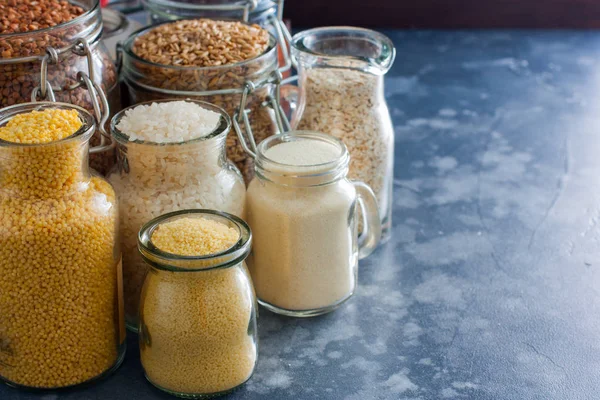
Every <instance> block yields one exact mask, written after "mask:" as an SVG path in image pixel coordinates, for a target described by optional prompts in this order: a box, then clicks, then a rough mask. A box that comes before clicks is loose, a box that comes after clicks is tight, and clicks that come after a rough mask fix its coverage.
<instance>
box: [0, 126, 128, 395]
mask: <svg viewBox="0 0 600 400" xmlns="http://www.w3.org/2000/svg"><path fill="white" fill-rule="evenodd" d="M35 118H38V117H35ZM18 120H22V121H26V122H24V124H25V125H24V126H28V123H29V122H28V121H29V120H27V119H17V117H15V118H14V119H13V120H12V121H18ZM47 126H49V125H44V124H42V125H40V127H39V128H38V132H35V131H34V130H32V131H31V132H30V134H31V136H22V137H20V138H21V139H24V138H29V137H37V138H39V140H41V141H44V140H46V139H47V137H46V136H44V135H45V133H44V132H43V131H42V129H46V127H47ZM31 127H32V129H34V128H33V126H31ZM17 128H18V127H16V128H15V129H14V132H25V129H22V130H19V129H17ZM63 128H64V129H65V130H68V132H67V131H64V132H63V133H62V134H61V133H60V132H58V131H57V132H54V133H52V135H55V136H53V137H55V138H61V137H67V136H70V135H71V134H72V133H74V132H73V131H72V130H73V129H75V130H77V129H78V128H77V129H76V128H75V125H70V124H66V125H63ZM27 135H29V133H28V134H27ZM15 138H16V136H12V139H13V140H14V139H15ZM24 140H30V139H24ZM86 150H87V149H86V146H85V145H84V141H83V140H69V141H64V142H57V143H49V144H45V145H43V146H19V145H14V146H7V147H0V376H1V377H3V378H4V379H7V380H8V381H11V382H13V383H15V384H19V385H23V386H28V387H35V388H56V387H65V386H71V385H75V384H78V383H81V382H85V381H88V380H90V379H92V378H94V377H96V376H98V375H100V374H102V373H103V372H105V371H106V370H108V369H109V368H111V367H112V366H113V365H114V364H115V363H116V362H117V358H118V347H119V345H120V343H122V340H123V337H122V334H121V333H120V331H119V327H120V322H121V321H122V315H120V313H119V311H118V308H117V306H116V305H117V304H118V296H119V294H118V288H117V287H118V285H117V280H118V270H119V269H118V262H117V260H118V256H119V253H118V249H117V247H116V245H115V243H116V240H117V233H116V232H117V231H116V228H117V217H118V213H117V207H116V199H115V193H114V190H113V189H112V187H111V186H110V184H108V183H107V182H106V181H105V180H103V179H101V178H98V177H91V178H90V176H89V175H88V170H87V155H86V154H85V152H86Z"/></svg>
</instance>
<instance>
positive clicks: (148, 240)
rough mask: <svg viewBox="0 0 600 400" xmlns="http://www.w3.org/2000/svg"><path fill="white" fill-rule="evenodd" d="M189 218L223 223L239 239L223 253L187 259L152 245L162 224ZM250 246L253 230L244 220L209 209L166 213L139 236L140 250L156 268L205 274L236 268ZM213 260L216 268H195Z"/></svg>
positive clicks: (145, 258)
mask: <svg viewBox="0 0 600 400" xmlns="http://www.w3.org/2000/svg"><path fill="white" fill-rule="evenodd" d="M186 216H193V217H208V218H210V219H215V220H224V221H226V222H228V223H229V225H231V226H233V227H235V228H236V229H237V230H238V232H239V237H238V240H237V241H236V243H234V244H233V245H232V246H231V247H229V248H227V249H225V250H223V251H220V252H217V253H212V254H207V255H202V256H184V255H179V254H173V253H169V252H166V251H163V250H161V249H159V248H158V247H156V246H155V245H154V244H153V243H152V235H153V233H154V231H155V230H156V228H158V227H159V226H160V225H161V224H164V223H166V222H169V221H172V220H175V219H179V218H183V217H186ZM251 244H252V231H251V230H250V227H249V226H248V224H247V223H246V222H245V221H244V220H242V219H241V218H239V217H237V216H235V215H233V214H229V213H226V212H224V211H216V210H209V209H188V210H180V211H174V212H170V213H167V214H163V215H161V216H159V217H156V218H154V219H152V220H151V221H149V222H148V223H146V224H145V225H144V226H142V228H141V229H140V231H139V233H138V249H139V251H140V253H141V255H142V258H143V259H144V261H146V262H147V263H148V264H150V265H151V266H153V267H156V268H158V269H161V270H165V271H171V272H204V271H213V270H216V269H222V268H229V267H232V266H235V265H237V264H239V263H241V262H242V261H244V260H245V259H246V257H247V256H248V254H249V253H250V248H251ZM211 261H214V265H210V266H207V267H194V266H193V265H194V264H195V263H198V262H207V263H210V262H211ZM173 262H175V263H179V264H188V265H189V268H188V267H187V266H186V267H178V266H175V265H172V264H171V263H173Z"/></svg>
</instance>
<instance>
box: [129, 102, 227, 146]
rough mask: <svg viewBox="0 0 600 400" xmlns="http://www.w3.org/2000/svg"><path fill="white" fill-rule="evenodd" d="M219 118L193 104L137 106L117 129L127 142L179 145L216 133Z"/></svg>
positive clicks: (213, 113) (216, 114)
mask: <svg viewBox="0 0 600 400" xmlns="http://www.w3.org/2000/svg"><path fill="white" fill-rule="evenodd" d="M220 118H221V115H220V114H219V113H216V112H214V111H211V110H208V109H206V108H204V107H202V106H200V105H198V104H196V103H191V102H187V101H170V102H167V103H152V104H150V105H144V104H142V105H139V106H137V107H134V108H131V109H129V110H127V111H125V115H123V117H122V118H121V120H120V121H119V123H118V124H117V128H118V129H119V130H120V131H121V132H122V133H124V134H126V135H127V136H129V140H130V141H136V140H144V141H151V142H155V143H180V142H186V141H188V140H192V139H198V138H203V137H206V136H208V135H210V134H211V133H213V132H214V131H215V129H216V128H217V126H218V125H219V120H220Z"/></svg>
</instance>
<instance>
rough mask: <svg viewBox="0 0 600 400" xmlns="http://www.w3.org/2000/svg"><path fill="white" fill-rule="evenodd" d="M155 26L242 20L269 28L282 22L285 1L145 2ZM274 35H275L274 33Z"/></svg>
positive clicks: (191, 0)
mask: <svg viewBox="0 0 600 400" xmlns="http://www.w3.org/2000/svg"><path fill="white" fill-rule="evenodd" d="M142 3H143V4H144V8H145V9H146V11H148V13H149V14H150V21H151V22H152V23H153V24H156V23H159V22H165V21H173V20H176V19H186V18H217V19H240V20H243V21H246V22H250V23H251V24H258V25H261V26H262V27H263V28H266V27H267V26H268V24H269V18H272V17H275V18H278V19H281V15H283V0H275V1H273V0H142ZM273 33H274V32H273Z"/></svg>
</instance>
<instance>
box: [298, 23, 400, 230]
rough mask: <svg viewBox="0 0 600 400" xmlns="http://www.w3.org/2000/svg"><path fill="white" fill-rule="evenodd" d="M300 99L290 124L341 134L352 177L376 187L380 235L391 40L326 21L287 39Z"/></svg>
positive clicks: (387, 207)
mask: <svg viewBox="0 0 600 400" xmlns="http://www.w3.org/2000/svg"><path fill="white" fill-rule="evenodd" d="M292 58H293V60H294V62H295V63H296V64H297V68H298V75H299V89H300V95H299V102H298V105H297V108H296V111H295V113H294V115H293V116H292V122H291V125H292V127H293V128H295V129H307V130H315V131H319V132H324V133H327V134H330V135H333V136H335V137H337V138H338V139H341V140H342V141H343V142H344V144H345V145H346V146H347V147H348V150H349V151H350V156H351V161H350V172H349V177H350V178H351V179H357V180H360V181H364V182H365V183H367V184H368V185H369V186H370V187H371V188H372V189H373V191H374V192H375V195H376V196H377V200H378V203H379V213H380V215H381V224H382V227H383V238H384V240H386V239H388V238H389V234H390V229H391V226H392V192H393V181H394V176H393V175H394V127H393V125H392V120H391V118H390V113H389V110H388V107H387V104H386V102H385V97H384V92H383V75H384V74H385V73H386V72H387V71H388V70H389V69H390V67H391V66H392V63H393V62H394V58H395V49H394V45H393V43H392V42H391V40H390V39H389V38H387V37H385V36H384V35H382V34H380V33H378V32H374V31H371V30H367V29H361V28H351V27H340V28H337V27H327V28H317V29H310V30H307V31H304V32H300V33H299V34H297V35H295V36H294V37H293V39H292Z"/></svg>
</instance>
